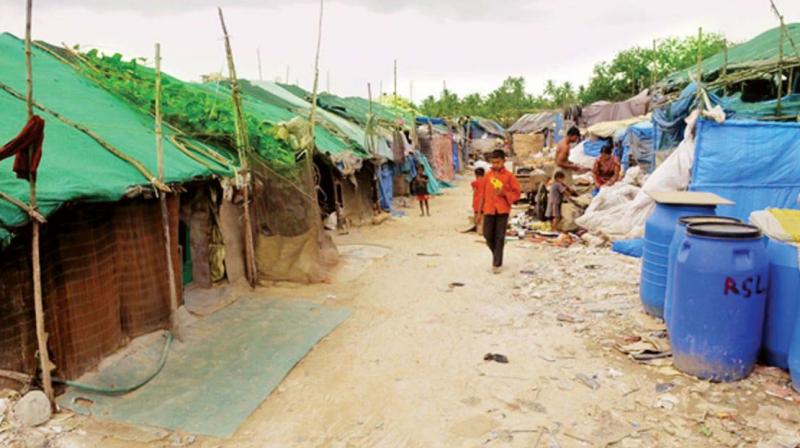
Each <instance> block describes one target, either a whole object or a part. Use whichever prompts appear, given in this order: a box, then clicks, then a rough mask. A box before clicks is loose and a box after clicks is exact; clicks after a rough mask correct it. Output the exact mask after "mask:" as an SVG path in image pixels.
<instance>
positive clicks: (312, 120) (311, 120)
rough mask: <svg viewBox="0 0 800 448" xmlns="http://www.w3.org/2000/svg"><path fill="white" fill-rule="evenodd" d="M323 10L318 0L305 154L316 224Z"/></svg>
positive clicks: (323, 7)
mask: <svg viewBox="0 0 800 448" xmlns="http://www.w3.org/2000/svg"><path fill="white" fill-rule="evenodd" d="M324 12H325V4H324V0H319V23H318V24H317V50H316V54H315V55H314V85H313V87H312V90H311V111H310V112H309V117H308V126H309V135H310V136H311V144H310V147H309V148H307V150H308V155H307V156H306V169H307V171H308V175H307V177H308V183H309V193H310V194H311V195H312V196H311V201H310V204H309V206H311V208H312V210H314V216H316V217H317V220H316V221H315V222H316V223H317V225H319V224H321V222H320V221H319V216H320V212H319V202H318V201H317V200H316V189H317V185H316V183H315V181H314V150H315V149H316V145H317V143H316V139H315V135H316V128H317V126H316V122H317V95H318V93H319V92H318V91H319V52H320V48H321V47H322V18H323V14H324Z"/></svg>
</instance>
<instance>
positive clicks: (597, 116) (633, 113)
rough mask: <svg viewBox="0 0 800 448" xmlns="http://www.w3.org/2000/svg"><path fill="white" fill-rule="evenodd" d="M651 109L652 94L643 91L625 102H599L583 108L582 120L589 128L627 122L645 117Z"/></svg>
mask: <svg viewBox="0 0 800 448" xmlns="http://www.w3.org/2000/svg"><path fill="white" fill-rule="evenodd" d="M649 108H650V93H649V91H648V90H643V91H642V92H640V93H639V94H638V95H636V96H634V97H631V98H628V99H627V100H625V101H620V102H617V103H611V102H608V101H597V102H594V103H592V104H590V105H588V106H586V107H584V108H583V110H582V111H581V120H582V121H583V123H584V124H585V125H586V126H587V127H589V126H592V125H594V124H597V123H602V122H605V121H618V120H626V119H628V118H633V117H638V116H640V115H644V114H646V113H647V112H648V111H649Z"/></svg>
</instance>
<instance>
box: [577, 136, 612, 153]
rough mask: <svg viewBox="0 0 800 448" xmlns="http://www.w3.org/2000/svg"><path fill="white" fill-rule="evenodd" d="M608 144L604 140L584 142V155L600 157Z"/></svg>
mask: <svg viewBox="0 0 800 448" xmlns="http://www.w3.org/2000/svg"><path fill="white" fill-rule="evenodd" d="M607 144H608V142H607V141H605V140H602V139H597V140H586V141H585V142H583V153H584V154H586V155H587V156H591V157H600V151H601V150H602V149H603V146H606V145H607Z"/></svg>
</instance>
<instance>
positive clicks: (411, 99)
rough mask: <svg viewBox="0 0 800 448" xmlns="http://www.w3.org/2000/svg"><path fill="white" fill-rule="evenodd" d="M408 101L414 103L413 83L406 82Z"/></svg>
mask: <svg viewBox="0 0 800 448" xmlns="http://www.w3.org/2000/svg"><path fill="white" fill-rule="evenodd" d="M408 101H409V102H411V103H412V104H413V103H414V81H409V82H408Z"/></svg>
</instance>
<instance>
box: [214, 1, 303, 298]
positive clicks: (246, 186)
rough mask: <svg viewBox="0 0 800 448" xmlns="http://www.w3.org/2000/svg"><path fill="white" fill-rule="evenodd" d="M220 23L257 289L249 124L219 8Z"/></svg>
mask: <svg viewBox="0 0 800 448" xmlns="http://www.w3.org/2000/svg"><path fill="white" fill-rule="evenodd" d="M218 11H219V22H220V24H221V25H222V33H223V34H224V35H225V54H226V56H227V59H228V77H229V78H230V83H231V97H232V99H233V110H234V118H235V123H236V149H237V151H238V153H239V175H240V176H241V177H242V179H243V186H242V193H243V196H244V205H243V208H244V210H243V212H244V214H243V219H242V225H243V226H244V257H245V272H246V273H247V281H248V282H249V283H250V286H251V287H255V285H256V281H257V280H258V278H257V277H258V270H257V268H256V259H255V243H254V241H253V226H252V224H251V223H250V171H249V157H250V142H249V137H248V135H247V123H245V120H244V111H243V110H242V98H241V96H240V94H239V81H238V79H237V78H236V66H235V65H234V64H233V51H232V50H231V40H230V38H229V37H228V29H227V28H226V27H225V18H224V17H223V16H222V8H218ZM286 78H287V82H288V78H289V67H288V66H287V67H286Z"/></svg>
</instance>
